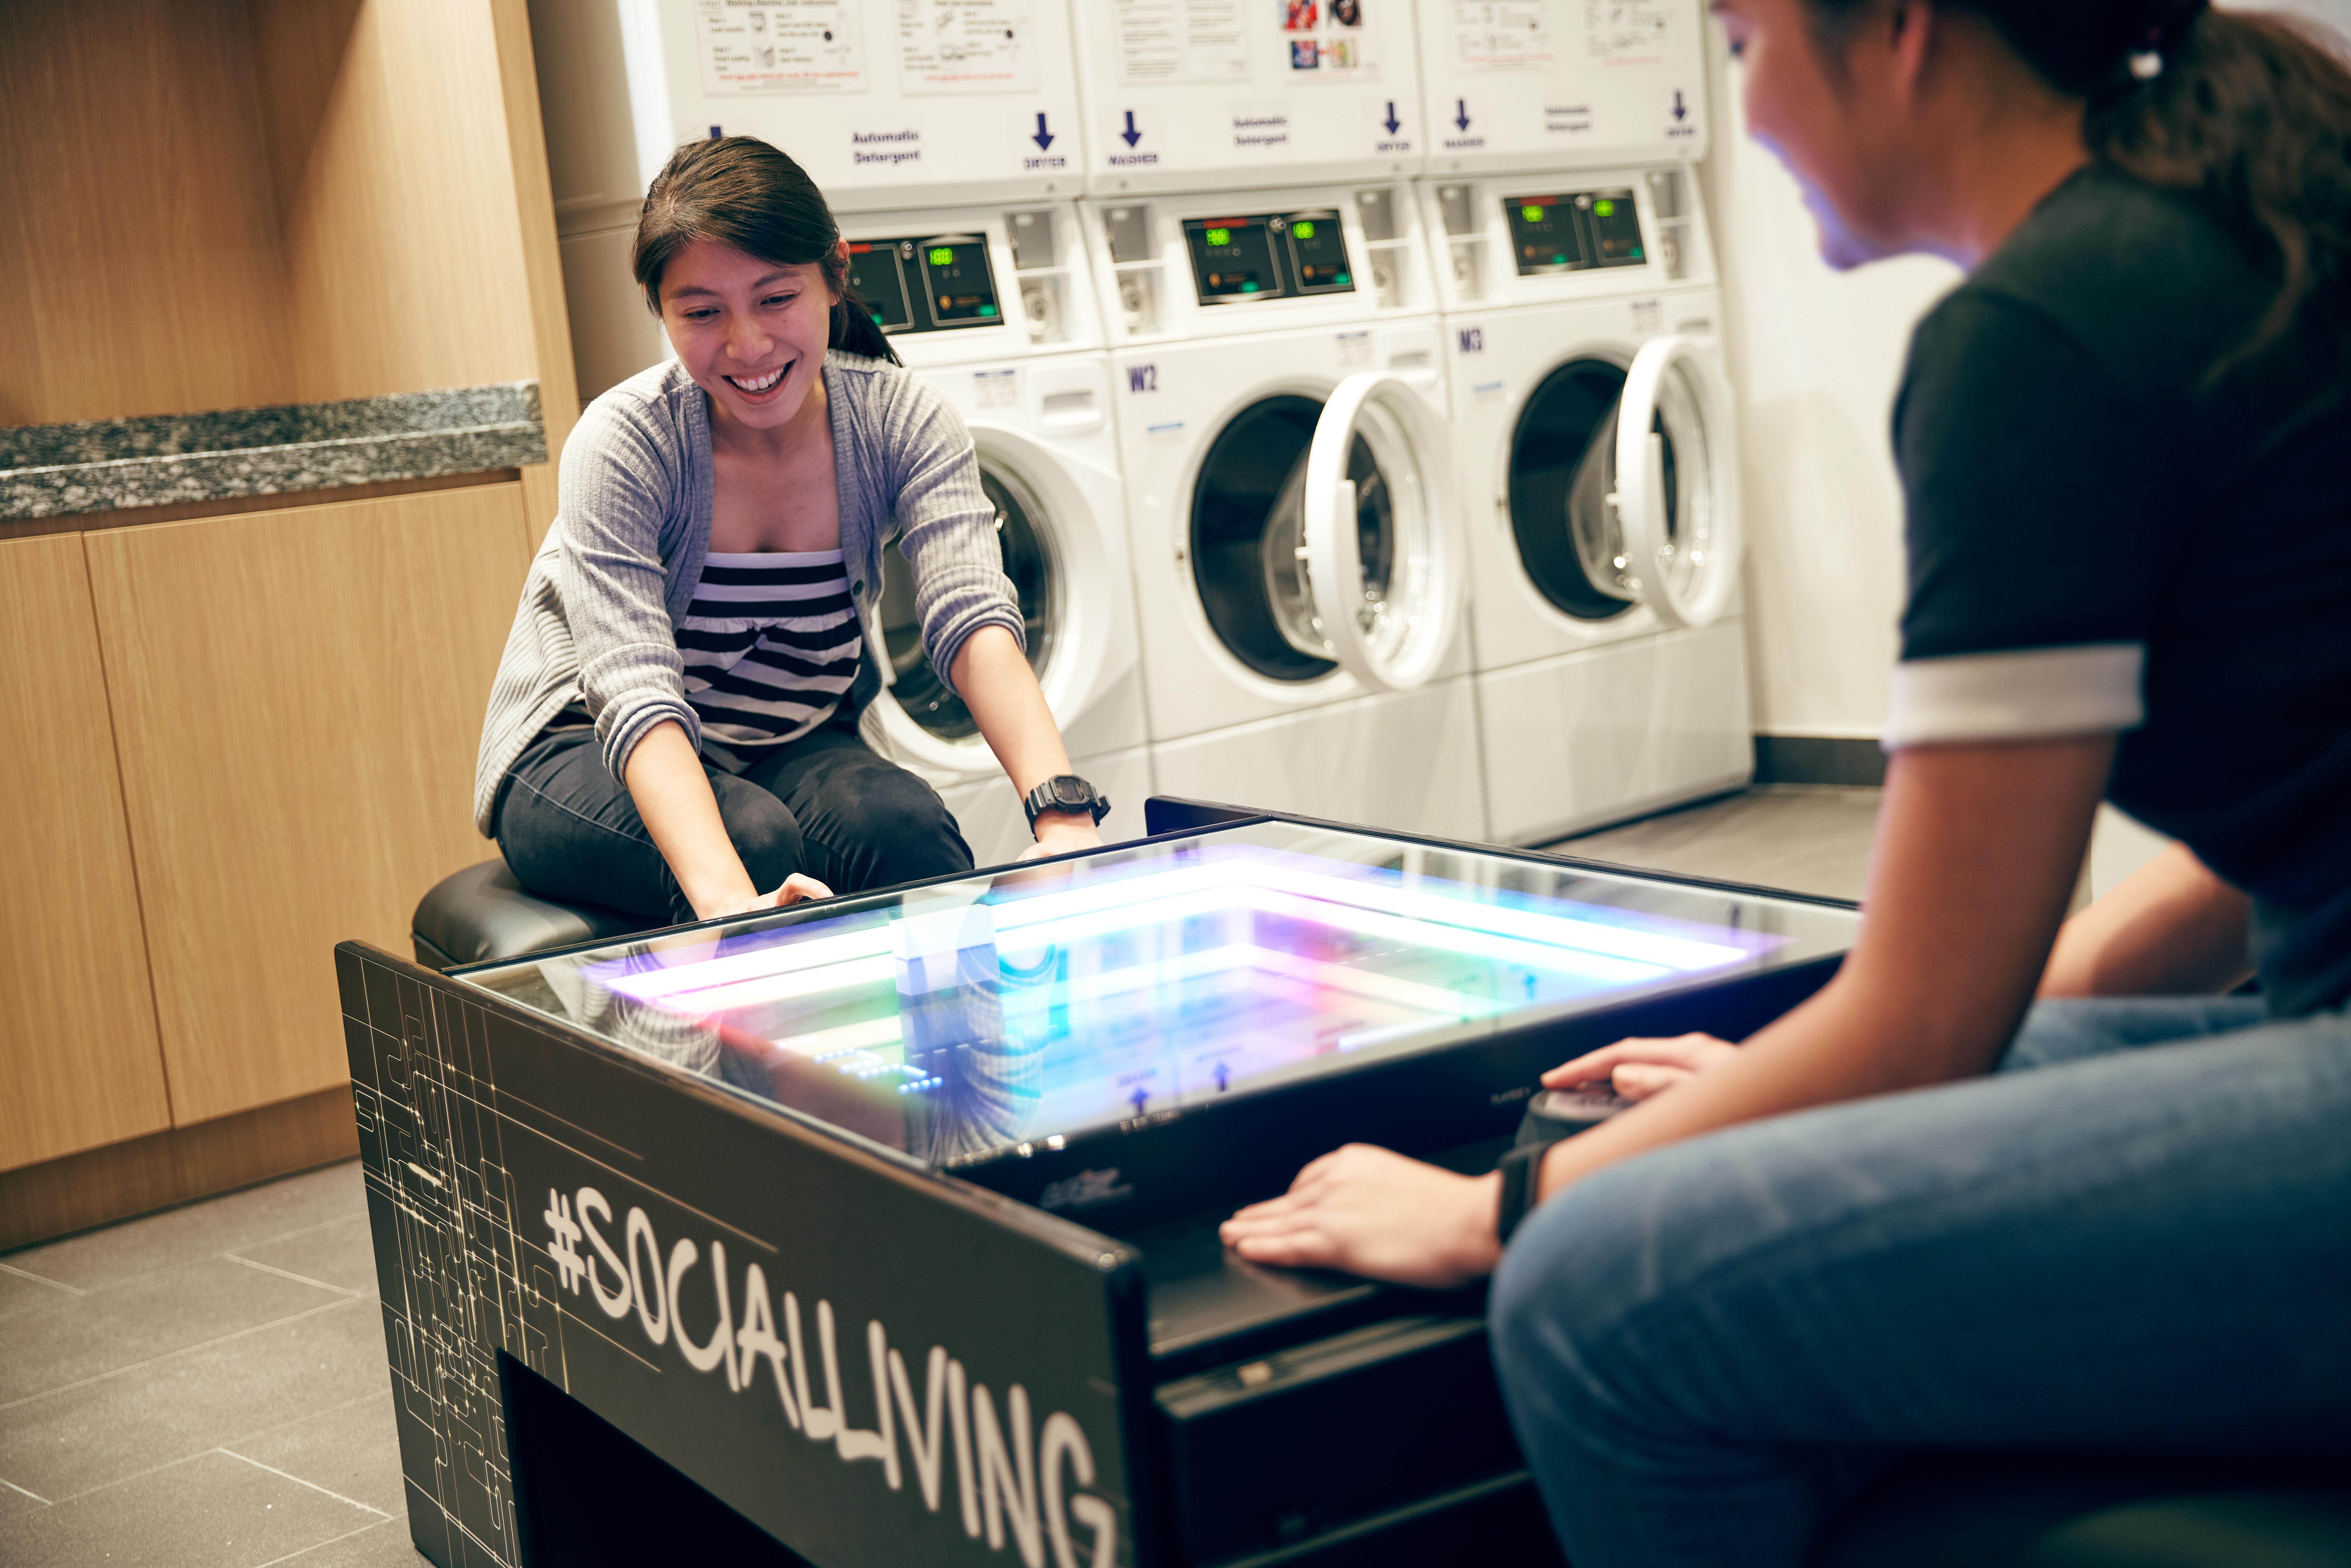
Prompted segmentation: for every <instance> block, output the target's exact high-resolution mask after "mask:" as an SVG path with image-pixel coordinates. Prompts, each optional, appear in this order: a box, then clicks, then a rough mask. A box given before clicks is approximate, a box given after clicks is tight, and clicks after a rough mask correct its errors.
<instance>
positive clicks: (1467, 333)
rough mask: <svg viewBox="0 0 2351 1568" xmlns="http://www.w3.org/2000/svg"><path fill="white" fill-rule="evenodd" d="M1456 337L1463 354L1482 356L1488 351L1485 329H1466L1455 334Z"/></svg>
mask: <svg viewBox="0 0 2351 1568" xmlns="http://www.w3.org/2000/svg"><path fill="white" fill-rule="evenodd" d="M1455 337H1456V339H1457V340H1458V343H1459V346H1460V350H1461V352H1463V353H1465V354H1482V353H1484V352H1485V351H1486V329H1485V328H1483V327H1464V328H1462V329H1460V330H1459V331H1458V332H1457V333H1456V334H1455Z"/></svg>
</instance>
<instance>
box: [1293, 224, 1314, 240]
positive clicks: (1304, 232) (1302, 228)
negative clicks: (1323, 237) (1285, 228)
mask: <svg viewBox="0 0 2351 1568" xmlns="http://www.w3.org/2000/svg"><path fill="white" fill-rule="evenodd" d="M1290 233H1292V234H1294V235H1297V236H1298V237H1299V238H1300V239H1312V238H1313V237H1314V225H1312V224H1311V223H1307V222H1300V223H1294V224H1292V225H1290Z"/></svg>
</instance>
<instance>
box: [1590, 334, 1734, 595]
mask: <svg viewBox="0 0 2351 1568" xmlns="http://www.w3.org/2000/svg"><path fill="white" fill-rule="evenodd" d="M1731 430H1732V426H1731V419H1730V394H1729V388H1728V387H1726V386H1725V385H1724V384H1723V380H1722V376H1721V374H1720V372H1719V371H1716V370H1715V368H1714V364H1713V361H1712V360H1711V359H1709V358H1708V356H1707V351H1706V350H1705V348H1704V347H1703V346H1702V345H1701V344H1699V343H1698V341H1697V340H1694V339H1689V338H1679V337H1676V338H1653V339H1651V340H1649V341H1648V342H1647V343H1646V344H1644V345H1643V346H1642V349H1641V351H1640V352H1639V353H1638V354H1635V356H1633V365H1632V368H1631V369H1630V370H1628V371H1626V372H1625V399H1624V405H1623V410H1622V413H1620V415H1619V417H1618V419H1617V422H1616V443H1615V444H1616V463H1615V469H1616V474H1615V479H1616V485H1615V505H1614V508H1613V509H1614V513H1615V516H1616V517H1617V519H1618V522H1619V524H1620V526H1621V529H1622V535H1621V537H1622V539H1623V545H1624V557H1623V559H1624V561H1625V570H1626V573H1627V580H1628V581H1629V582H1630V584H1631V586H1632V587H1633V590H1634V591H1635V592H1636V593H1638V594H1639V595H1640V597H1641V600H1642V601H1643V602H1645V603H1646V604H1647V605H1648V606H1649V608H1651V609H1652V610H1654V611H1656V613H1657V619H1659V620H1660V621H1663V622H1665V623H1666V624H1667V625H1668V626H1705V625H1708V624H1709V623H1711V622H1714V621H1715V620H1716V619H1717V618H1718V617H1719V616H1720V615H1721V614H1722V613H1723V612H1724V611H1726V610H1728V609H1729V607H1730V599H1731V595H1732V594H1733V593H1734V592H1736V591H1737V589H1738V583H1739V552H1740V544H1741V539H1740V517H1739V487H1738V483H1737V477H1736V476H1737V474H1738V461H1739V460H1738V454H1737V453H1736V452H1735V451H1733V450H1732V448H1731V440H1732V435H1731Z"/></svg>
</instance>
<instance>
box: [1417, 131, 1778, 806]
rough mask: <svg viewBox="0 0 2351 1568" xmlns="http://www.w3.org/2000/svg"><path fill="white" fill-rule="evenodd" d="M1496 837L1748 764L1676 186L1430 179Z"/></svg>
mask: <svg viewBox="0 0 2351 1568" xmlns="http://www.w3.org/2000/svg"><path fill="white" fill-rule="evenodd" d="M1421 195H1422V200H1423V209H1424V212H1425V214H1426V221H1427V224H1428V225H1429V227H1430V228H1431V229H1432V230H1433V231H1434V234H1435V237H1436V240H1437V257H1438V264H1437V272H1438V274H1439V278H1440V287H1441V290H1442V293H1443V295H1444V298H1445V302H1446V313H1445V340H1446V348H1447V354H1448V356H1449V357H1450V360H1451V373H1450V376H1449V381H1450V383H1451V391H1452V413H1453V423H1454V428H1455V431H1456V434H1457V435H1458V438H1459V440H1460V443H1461V446H1462V453H1463V462H1464V465H1465V468H1466V471H1467V483H1468V487H1469V489H1470V492H1471V494H1472V497H1473V498H1474V500H1473V506H1472V508H1471V510H1472V513H1473V515H1474V518H1475V520H1474V522H1473V524H1472V526H1471V528H1469V531H1468V556H1469V561H1470V580H1471V584H1472V591H1471V601H1472V604H1473V610H1472V622H1473V625H1474V627H1475V630H1476V637H1477V651H1478V669H1479V674H1478V677H1477V684H1478V692H1479V704H1478V706H1479V716H1480V725H1479V729H1480V744H1481V749H1482V752H1483V755H1484V759H1485V768H1486V788H1487V800H1488V803H1489V810H1490V811H1491V820H1490V822H1489V826H1490V829H1491V831H1492V834H1493V836H1494V838H1495V839H1497V840H1498V841H1503V842H1511V843H1538V842H1542V841H1548V840H1551V839H1555V838H1558V837H1561V836H1562V835H1564V834H1566V833H1569V832H1573V831H1578V830H1581V829H1584V828H1590V827H1596V826H1599V825H1601V824H1603V823H1605V822H1609V821H1621V820H1623V819H1625V818H1627V817H1632V816H1635V815H1638V814H1640V813H1642V812H1645V811H1648V810H1656V809H1657V808H1659V807H1661V806H1667V805H1671V804H1674V803H1677V802H1679V801H1683V800H1694V799H1697V798H1698V797H1700V796H1704V795H1708V794H1712V793H1717V792H1719V791H1721V790H1724V789H1734V788H1737V787H1738V786H1739V785H1740V784H1742V783H1744V782H1745V781H1746V780H1747V779H1748V778H1749V777H1750V774H1751V771H1752V766H1753V739H1752V735H1751V729H1750V718H1749V705H1748V680H1747V663H1746V643H1745V637H1744V632H1743V628H1742V627H1741V625H1740V599H1739V591H1738V580H1739V578H1738V574H1739V567H1740V508H1739V455H1738V446H1737V430H1736V425H1735V418H1734V413H1733V404H1732V400H1731V396H1730V392H1729V384H1728V382H1726V380H1725V378H1724V374H1723V369H1722V363H1721V352H1720V348H1719V341H1720V333H1719V327H1720V312H1721V299H1720V296H1719V291H1718V289H1717V287H1716V283H1715V274H1714V267H1713V258H1712V253H1711V248H1710V246H1709V245H1708V235H1707V232H1706V226H1705V220H1704V216H1703V214H1702V213H1701V212H1700V211H1699V210H1698V205H1697V203H1696V201H1695V198H1694V193H1693V192H1692V188H1691V175H1690V172H1689V171H1688V169H1687V167H1686V166H1685V165H1682V164H1680V163H1678V162H1677V163H1668V164H1660V165H1652V166H1649V167H1646V168H1617V169H1604V170H1587V171H1583V172H1568V173H1561V172H1551V173H1548V174H1546V173H1540V172H1538V173H1532V174H1499V175H1490V176H1484V177H1476V178H1457V179H1442V180H1431V181H1428V182H1426V183H1423V185H1422V186H1421Z"/></svg>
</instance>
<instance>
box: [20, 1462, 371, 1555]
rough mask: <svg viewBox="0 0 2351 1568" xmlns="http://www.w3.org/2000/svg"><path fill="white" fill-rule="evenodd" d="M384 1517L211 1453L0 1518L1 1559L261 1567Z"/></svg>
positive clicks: (344, 1535) (255, 1467) (347, 1534)
mask: <svg viewBox="0 0 2351 1568" xmlns="http://www.w3.org/2000/svg"><path fill="white" fill-rule="evenodd" d="M381 1522H382V1521H381V1520H380V1519H379V1518H378V1517H377V1515H376V1514H374V1513H373V1512H371V1511H369V1510H366V1509H362V1508H360V1507H359V1506H357V1505H356V1504H353V1503H349V1502H343V1501H340V1500H337V1499H334V1498H331V1497H329V1496H328V1495H327V1494H326V1493H324V1492H322V1491H319V1490H316V1489H315V1488H311V1487H307V1486H304V1485H302V1484H301V1483H300V1482H298V1481H294V1480H288V1479H287V1478H285V1477H284V1476H279V1475H274V1474H272V1473H271V1472H269V1471H268V1470H266V1469H261V1468H260V1467H259V1466H256V1465H251V1464H247V1463H246V1462H245V1461H244V1460H242V1459H238V1458H232V1457H231V1456H229V1455H227V1454H224V1453H218V1452H213V1453H204V1454H198V1455H195V1456H194V1457H193V1458H188V1459H186V1460H184V1461H183V1462H181V1463H179V1464H175V1465H169V1466H166V1467H164V1468H163V1469H157V1470H151V1471H148V1472H147V1473H145V1474H143V1475H139V1476H134V1477H131V1478H130V1479H125V1480H122V1481H120V1482H118V1483H116V1484H115V1485H113V1486H110V1487H106V1488H103V1489H101V1490H98V1491H93V1492H87V1493H85V1494H83V1495H82V1496H80V1497H78V1498H76V1499H74V1500H72V1501H70V1502H61V1503H57V1504H56V1505H54V1506H52V1507H49V1508H46V1509H39V1510H36V1511H32V1512H29V1513H23V1514H17V1515H14V1516H10V1517H0V1559H5V1561H6V1562H7V1563H10V1564H11V1565H12V1568H52V1565H56V1568H65V1565H67V1564H75V1565H79V1564H83V1563H107V1564H110V1568H146V1565H148V1564H153V1565H154V1568H258V1565H259V1564H261V1563H277V1562H282V1561H283V1560H284V1559H285V1558H286V1557H287V1556H288V1555H289V1554H291V1553H294V1552H301V1551H304V1550H306V1549H307V1548H309V1547H312V1546H316V1545H318V1544H319V1543H320V1542H328V1541H332V1540H334V1539H336V1538H337V1537H348V1536H349V1535H350V1532H351V1531H355V1530H360V1529H364V1528H365V1527H367V1526H368V1525H370V1524H371V1523H381ZM403 1528H404V1526H403Z"/></svg>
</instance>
